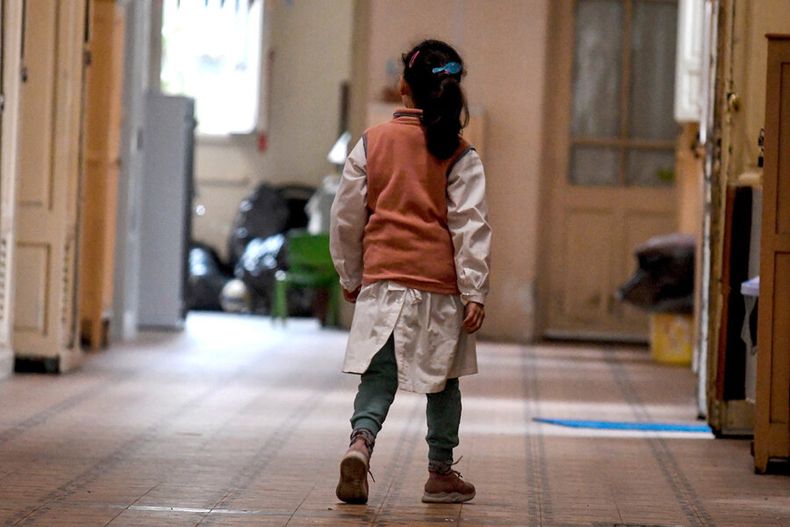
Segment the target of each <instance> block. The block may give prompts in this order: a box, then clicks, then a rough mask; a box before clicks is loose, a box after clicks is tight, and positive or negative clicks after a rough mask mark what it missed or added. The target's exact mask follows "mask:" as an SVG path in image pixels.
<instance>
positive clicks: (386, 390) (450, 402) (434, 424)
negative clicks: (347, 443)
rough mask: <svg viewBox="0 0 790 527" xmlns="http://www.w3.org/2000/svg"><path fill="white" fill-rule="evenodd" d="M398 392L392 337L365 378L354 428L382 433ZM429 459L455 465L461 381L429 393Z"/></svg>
mask: <svg viewBox="0 0 790 527" xmlns="http://www.w3.org/2000/svg"><path fill="white" fill-rule="evenodd" d="M396 391H398V365H397V363H396V362H395V339H394V338H393V337H392V336H390V338H389V339H388V340H387V343H386V344H384V347H383V348H381V350H379V352H378V353H376V355H374V357H373V360H372V361H371V362H370V366H368V369H367V371H365V373H363V374H362V379H361V381H360V383H359V389H358V391H357V396H356V398H355V399H354V415H353V416H352V417H351V426H352V427H353V428H354V429H357V428H366V429H367V430H370V431H371V432H372V433H373V435H374V436H375V435H376V434H378V433H379V431H380V430H381V426H382V425H383V424H384V420H385V419H386V418H387V412H389V409H390V405H391V404H392V401H393V400H394V399H395V392H396ZM427 396H428V404H427V409H426V416H427V418H428V435H427V436H426V437H425V440H426V441H427V442H428V459H429V460H431V461H440V462H452V460H453V448H455V447H457V446H458V425H459V424H460V423H461V390H460V389H459V388H458V379H457V378H456V379H448V380H447V385H446V386H445V388H444V390H443V391H441V392H438V393H429V394H427Z"/></svg>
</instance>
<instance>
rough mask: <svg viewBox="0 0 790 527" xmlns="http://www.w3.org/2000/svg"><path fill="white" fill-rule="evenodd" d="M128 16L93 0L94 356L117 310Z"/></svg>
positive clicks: (110, 0) (88, 139)
mask: <svg viewBox="0 0 790 527" xmlns="http://www.w3.org/2000/svg"><path fill="white" fill-rule="evenodd" d="M124 14H125V11H124V9H123V8H122V7H121V6H119V5H117V4H116V2H115V0H92V21H91V24H92V27H91V40H90V52H91V68H90V71H89V72H88V76H87V99H86V108H85V180H84V186H83V188H84V191H83V196H82V216H81V218H80V222H81V240H80V265H79V268H80V280H79V284H80V286H79V293H80V294H79V298H80V333H81V336H82V341H83V342H84V343H85V344H86V345H87V346H88V347H89V348H91V349H94V350H95V349H98V348H99V347H100V346H102V345H106V344H107V342H108V333H109V325H110V322H111V318H112V307H113V305H112V304H113V279H114V275H113V271H114V261H115V228H116V217H117V204H118V175H119V172H120V163H121V159H120V156H121V99H122V96H123V66H124V64H123V60H124V54H123V51H124Z"/></svg>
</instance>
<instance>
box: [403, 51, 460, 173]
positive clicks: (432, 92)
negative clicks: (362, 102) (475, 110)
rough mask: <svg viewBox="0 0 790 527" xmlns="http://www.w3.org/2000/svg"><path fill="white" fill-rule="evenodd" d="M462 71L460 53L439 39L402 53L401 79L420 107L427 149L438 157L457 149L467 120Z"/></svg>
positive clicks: (446, 156)
mask: <svg viewBox="0 0 790 527" xmlns="http://www.w3.org/2000/svg"><path fill="white" fill-rule="evenodd" d="M448 65H449V66H448ZM464 73H465V71H464V61H463V59H461V56H460V55H459V54H458V52H457V51H455V50H454V49H453V48H452V46H450V45H449V44H447V43H445V42H442V41H440V40H425V41H423V42H420V43H419V44H417V45H416V46H414V48H412V50H411V51H409V52H408V53H404V54H403V78H404V80H405V81H406V83H407V84H408V85H409V88H411V97H412V100H413V101H414V105H415V106H416V107H417V108H419V109H421V110H422V123H423V127H424V129H425V140H426V143H427V145H428V151H429V152H430V153H431V154H433V155H434V156H436V157H438V158H439V159H448V158H449V157H451V156H452V155H453V153H454V152H455V151H456V150H457V149H458V145H459V143H460V137H459V134H460V133H461V129H462V128H463V127H464V126H466V125H467V123H468V122H469V109H468V108H467V106H466V97H464V92H463V90H462V89H461V78H462V77H463V75H464Z"/></svg>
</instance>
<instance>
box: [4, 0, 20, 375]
mask: <svg viewBox="0 0 790 527" xmlns="http://www.w3.org/2000/svg"><path fill="white" fill-rule="evenodd" d="M24 3H25V0H0V10H2V16H1V17H0V19H2V24H1V25H2V27H0V38H2V42H0V48H1V49H0V53H1V54H2V55H1V56H0V67H2V88H1V90H2V96H3V109H2V122H1V123H0V138H1V141H0V142H1V143H2V145H1V146H0V211H1V212H0V284H2V285H0V378H4V377H7V376H8V375H10V374H11V372H12V371H13V368H14V352H13V347H12V336H13V327H14V326H13V324H14V307H13V301H14V247H15V246H16V235H15V227H16V186H17V181H18V179H19V163H18V158H17V152H18V149H17V138H18V133H19V90H20V67H21V60H20V57H21V53H22V28H23V23H24V22H23V15H24Z"/></svg>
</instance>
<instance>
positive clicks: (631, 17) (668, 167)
mask: <svg viewBox="0 0 790 527" xmlns="http://www.w3.org/2000/svg"><path fill="white" fill-rule="evenodd" d="M676 33H677V2H675V1H674V0H578V2H577V4H576V16H575V44H574V71H573V110H572V120H571V146H572V151H571V163H570V180H571V183H573V184H576V185H597V186H668V185H672V184H673V182H674V166H675V154H674V152H675V151H674V149H675V139H676V136H677V132H678V130H677V125H676V124H675V122H674V119H673V115H674V112H673V108H674V106H673V104H674V89H675V41H676Z"/></svg>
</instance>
